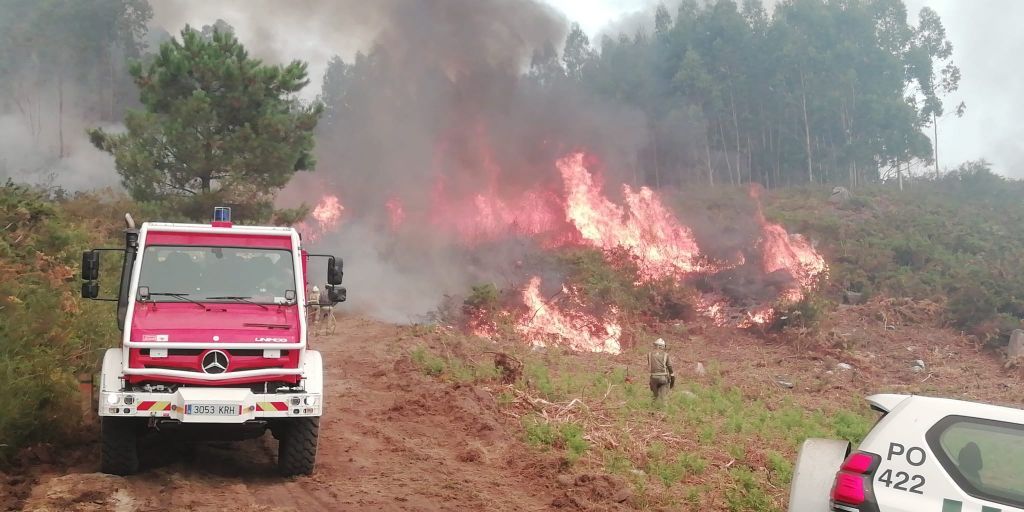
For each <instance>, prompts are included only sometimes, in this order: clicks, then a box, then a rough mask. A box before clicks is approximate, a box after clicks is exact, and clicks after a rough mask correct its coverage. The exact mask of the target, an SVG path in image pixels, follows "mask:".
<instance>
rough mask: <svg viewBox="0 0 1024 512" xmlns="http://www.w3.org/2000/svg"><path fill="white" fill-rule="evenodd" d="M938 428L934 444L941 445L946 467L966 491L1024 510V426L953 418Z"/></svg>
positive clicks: (932, 438)
mask: <svg viewBox="0 0 1024 512" xmlns="http://www.w3.org/2000/svg"><path fill="white" fill-rule="evenodd" d="M947 420H950V418H947ZM936 426H937V427H940V426H941V429H940V430H938V431H936V432H934V433H935V434H938V435H937V436H936V435H932V436H930V437H931V439H930V441H935V443H934V444H938V447H937V448H939V450H938V451H940V460H941V462H942V463H943V466H944V467H945V468H946V470H947V471H948V472H949V473H950V476H952V477H953V478H954V480H956V481H957V483H958V484H959V485H960V487H961V488H963V489H964V491H966V492H967V493H968V494H970V495H972V496H975V497H977V498H981V499H986V500H990V501H995V502H998V503H1003V504H1006V505H1012V506H1017V507H1020V506H1024V425H1015V424H1012V423H1004V422H996V421H988V420H979V419H974V418H965V417H953V418H952V420H951V421H943V422H940V424H939V425H936ZM935 448H936V447H935V446H933V449H935Z"/></svg>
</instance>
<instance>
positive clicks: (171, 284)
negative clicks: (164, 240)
mask: <svg viewBox="0 0 1024 512" xmlns="http://www.w3.org/2000/svg"><path fill="white" fill-rule="evenodd" d="M295 282H296V281H295V270H294V266H293V260H292V254H291V253H290V252H289V251H286V250H282V249H258V248H248V247H194V246H149V247H146V249H145V251H144V253H143V259H142V271H141V274H140V276H139V286H148V287H149V289H150V292H151V293H152V294H154V300H155V301H157V302H181V301H182V300H183V299H182V298H180V297H171V296H156V295H155V294H158V293H180V294H187V295H188V298H189V299H191V300H197V301H203V302H221V301H223V302H231V301H233V300H234V299H227V297H238V298H240V299H245V300H246V301H251V302H255V303H258V304H275V303H282V302H284V297H285V292H286V291H288V290H293V291H294V290H296V284H295ZM209 297H223V299H210V300H207V299H208V298H209ZM235 301H237V300H235Z"/></svg>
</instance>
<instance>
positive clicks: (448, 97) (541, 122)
mask: <svg viewBox="0 0 1024 512" xmlns="http://www.w3.org/2000/svg"><path fill="white" fill-rule="evenodd" d="M322 4H323V5H321V4H320V3H316V4H315V6H314V3H312V2H306V5H305V6H304V9H312V11H308V10H307V11H305V12H325V13H327V12H332V9H333V10H334V11H333V12H339V11H338V10H339V9H340V10H341V11H344V12H346V13H348V16H350V17H352V19H357V20H375V22H376V23H378V24H379V30H378V31H377V33H376V36H375V37H374V39H373V42H372V43H371V44H368V45H367V47H366V50H365V53H362V54H360V55H359V56H357V57H356V58H354V59H349V60H348V61H347V62H345V63H344V64H341V63H339V62H337V61H336V62H334V63H333V64H332V65H331V66H330V68H329V69H328V70H327V76H326V78H325V82H324V85H323V90H322V94H323V97H324V99H325V101H326V102H327V104H328V108H329V112H328V113H327V115H326V116H325V119H324V120H323V121H322V122H321V126H320V129H319V133H318V138H317V148H318V150H317V157H318V166H317V172H316V173H312V174H308V175H301V176H297V177H296V178H295V180H294V181H293V182H292V183H291V184H290V185H289V187H288V189H286V190H285V192H284V193H283V194H282V195H281V198H280V200H281V202H282V203H285V204H294V203H297V202H299V201H305V202H307V203H309V204H315V203H317V201H318V200H319V199H320V197H321V196H322V195H323V194H324V193H331V194H334V195H337V196H338V197H339V198H340V201H341V203H342V204H344V206H345V214H344V216H343V220H342V224H341V228H340V230H339V231H338V232H336V233H332V234H329V235H327V236H326V237H325V238H323V239H322V240H320V241H319V242H317V243H316V246H317V247H318V250H321V251H329V252H332V253H334V254H337V255H339V256H343V257H345V258H346V261H347V263H348V268H349V272H347V274H346V275H347V282H348V286H349V289H350V297H351V302H352V305H353V306H355V307H358V308H360V309H362V310H363V311H364V312H367V313H369V314H372V315H375V316H378V317H380V318H383V319H386V320H391V321H408V320H410V319H414V318H416V317H417V316H418V315H421V314H423V313H426V312H428V311H430V310H432V309H434V308H435V307H436V306H437V305H438V304H439V303H440V302H441V301H442V300H443V298H444V296H445V295H447V294H453V293H461V292H463V291H465V290H467V289H468V287H469V286H470V285H471V284H476V283H480V282H483V281H490V282H495V283H497V284H499V285H508V284H511V281H512V277H511V276H512V275H514V274H515V269H516V266H517V265H519V264H521V262H522V260H523V258H524V257H525V255H526V254H527V253H528V252H529V251H530V249H531V247H532V246H533V245H534V244H535V242H532V241H531V240H530V239H529V237H526V236H517V235H527V234H530V233H529V231H530V229H531V227H530V226H532V225H533V224H536V223H548V224H550V223H555V224H558V223H564V222H565V218H564V212H563V211H561V206H560V205H559V204H557V201H556V199H557V198H555V197H553V195H552V193H557V192H560V191H561V190H562V183H561V177H560V175H559V173H558V171H557V169H556V168H555V161H556V160H557V159H558V158H560V157H562V156H564V155H565V154H566V153H568V152H571V151H575V150H587V151H588V153H589V154H591V155H592V156H593V157H596V159H595V160H594V162H593V163H594V164H595V165H596V164H597V162H600V166H599V168H601V169H603V171H604V172H603V174H604V177H605V178H606V180H607V181H608V182H609V183H614V184H618V183H623V182H630V181H632V180H633V178H632V169H633V168H634V160H633V159H634V158H635V155H636V151H637V149H638V148H639V147H641V146H642V145H643V144H644V143H645V141H646V137H647V133H646V125H645V121H644V118H643V116H642V115H640V114H639V113H638V112H635V111H632V110H630V109H628V108H625V107H622V106H618V105H616V104H614V102H611V103H609V102H608V101H607V100H602V101H598V100H597V99H595V98H592V97H591V96H590V95H589V94H587V93H585V92H584V91H583V90H581V89H580V88H579V87H576V86H575V85H573V84H572V83H570V82H568V81H559V82H558V83H557V84H553V83H547V84H542V83H541V81H540V80H532V79H527V78H525V77H524V75H525V73H526V72H527V70H528V67H529V64H530V61H531V58H532V57H533V55H534V53H535V52H536V51H538V50H541V49H543V48H544V47H545V46H548V47H552V46H554V47H557V46H560V45H561V43H562V41H563V40H564V38H565V33H566V30H567V27H566V23H565V21H564V20H562V19H561V18H560V17H559V16H558V15H556V14H555V13H553V12H552V11H551V10H550V8H549V7H547V6H544V5H542V4H539V3H535V2H522V1H518V2H511V1H504V0H481V1H474V2H462V1H453V0H448V1H435V2H415V3H411V2H397V1H396V2H373V3H358V4H355V3H353V4H350V5H347V6H346V7H345V8H341V7H339V6H338V5H337V4H335V3H334V2H323V3H322ZM317 6H318V7H317ZM320 7H323V10H321V9H320ZM368 9H369V10H370V11H372V12H366V10H368ZM352 10H355V11H358V13H357V14H353V12H352ZM360 10H362V11H360ZM324 19H328V20H329V19H330V15H329V14H328V15H327V16H325V17H324ZM344 24H345V23H344V22H342V25H344ZM312 30H317V29H316V28H313V29H312Z"/></svg>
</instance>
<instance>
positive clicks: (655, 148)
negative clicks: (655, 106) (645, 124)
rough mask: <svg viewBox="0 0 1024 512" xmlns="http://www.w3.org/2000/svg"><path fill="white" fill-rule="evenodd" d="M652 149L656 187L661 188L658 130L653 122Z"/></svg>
mask: <svg viewBox="0 0 1024 512" xmlns="http://www.w3.org/2000/svg"><path fill="white" fill-rule="evenodd" d="M651 149H652V153H653V155H654V188H661V168H660V167H659V166H658V131H657V127H656V126H654V123H651Z"/></svg>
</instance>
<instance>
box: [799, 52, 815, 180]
mask: <svg viewBox="0 0 1024 512" xmlns="http://www.w3.org/2000/svg"><path fill="white" fill-rule="evenodd" d="M800 100H801V102H802V104H803V110H804V137H805V141H806V144H807V182H808V183H814V164H813V159H812V157H811V125H810V122H808V120H807V87H806V84H805V82H804V72H803V70H801V71H800Z"/></svg>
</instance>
